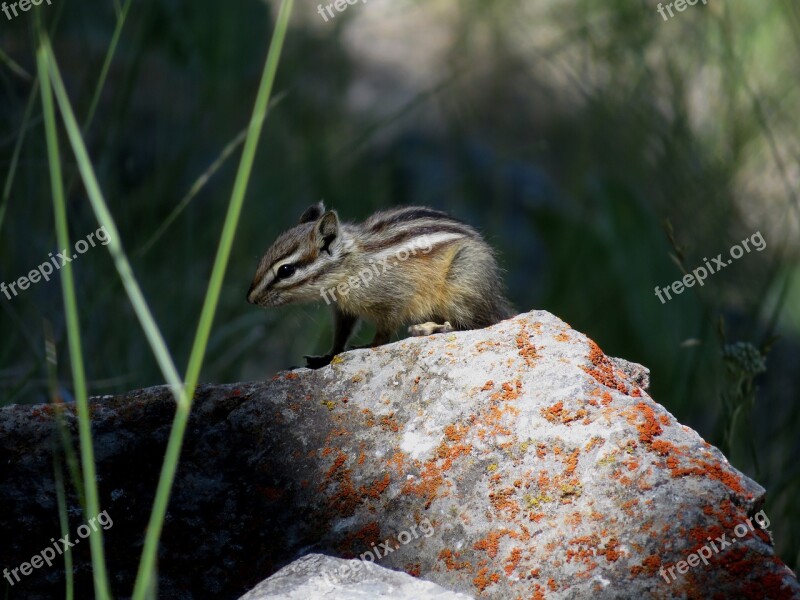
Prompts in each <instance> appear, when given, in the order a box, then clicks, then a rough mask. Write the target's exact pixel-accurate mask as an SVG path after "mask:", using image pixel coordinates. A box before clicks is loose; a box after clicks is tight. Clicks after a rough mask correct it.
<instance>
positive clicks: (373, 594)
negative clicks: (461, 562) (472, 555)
mask: <svg viewBox="0 0 800 600" xmlns="http://www.w3.org/2000/svg"><path fill="white" fill-rule="evenodd" d="M309 598H313V600H473V599H472V598H471V597H470V596H467V595H466V594H458V593H456V592H450V591H448V590H445V589H444V588H442V587H440V586H438V585H436V584H435V583H431V582H430V581H422V580H420V579H415V578H414V577H412V576H411V575H407V574H406V573H400V572H398V571H391V570H389V569H384V568H383V567H379V566H378V565H376V564H374V563H371V562H369V561H361V560H357V559H351V560H345V559H342V558H333V557H331V556H325V555H322V554H309V555H307V556H304V557H303V558H299V559H297V560H296V561H294V562H293V563H292V564H290V565H288V566H286V567H284V568H282V569H281V570H280V571H278V572H277V573H275V574H274V575H273V576H272V577H270V578H269V579H267V580H266V581H263V582H262V583H260V584H258V586H256V588H255V589H254V590H252V591H250V592H248V593H247V594H245V595H244V596H242V597H241V599H240V600H309Z"/></svg>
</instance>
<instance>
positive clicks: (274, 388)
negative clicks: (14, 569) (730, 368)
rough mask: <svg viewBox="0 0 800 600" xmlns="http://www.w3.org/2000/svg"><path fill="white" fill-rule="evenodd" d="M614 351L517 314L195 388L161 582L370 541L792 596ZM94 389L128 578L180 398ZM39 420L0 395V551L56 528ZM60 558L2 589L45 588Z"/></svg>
mask: <svg viewBox="0 0 800 600" xmlns="http://www.w3.org/2000/svg"><path fill="white" fill-rule="evenodd" d="M624 364H625V363H624V362H618V361H613V362H612V361H611V360H610V359H609V358H608V357H606V356H605V355H604V354H603V352H602V351H601V350H600V349H599V348H598V347H597V345H596V344H594V343H593V342H592V341H591V340H589V339H588V338H586V336H584V335H583V334H581V333H578V332H576V331H574V330H572V329H571V328H570V327H569V326H568V325H566V324H565V323H563V322H562V321H560V320H559V319H557V318H555V317H554V316H552V315H550V314H548V313H545V312H531V313H527V314H523V315H520V316H518V317H516V318H514V319H511V320H508V321H505V322H503V323H500V324H498V325H496V326H494V327H491V328H488V329H485V330H479V331H467V332H458V333H451V334H442V335H436V336H432V337H429V338H423V339H406V340H403V341H400V342H398V343H395V344H391V345H387V346H383V347H381V348H378V349H374V350H359V351H352V352H348V353H345V354H342V355H340V356H338V357H336V359H335V360H334V361H333V363H332V364H331V365H330V366H329V367H326V368H324V369H320V370H318V371H308V370H304V369H303V370H298V371H294V372H287V373H281V374H279V375H277V376H275V377H274V378H273V379H272V380H271V381H267V382H263V383H248V384H236V385H224V386H223V385H219V386H204V387H201V388H200V389H199V390H198V392H197V395H196V400H195V407H194V412H193V417H192V420H191V424H190V427H189V431H188V432H187V439H186V444H185V449H184V452H183V454H182V463H181V469H180V471H179V474H178V477H177V479H176V482H175V490H174V493H173V497H172V502H171V504H170V509H169V517H168V520H167V524H166V527H165V530H164V536H163V545H162V551H161V560H160V565H159V566H160V571H159V575H160V586H161V592H162V594H161V597H163V598H209V597H213V598H236V597H238V596H240V595H241V594H242V593H244V592H245V591H246V590H247V589H249V588H251V587H253V586H254V585H256V584H257V583H258V582H259V581H261V580H263V579H264V578H265V577H267V576H269V575H271V574H273V573H274V572H276V571H277V570H278V569H279V568H281V567H283V566H285V565H287V564H289V563H290V562H291V561H293V560H295V559H297V558H298V557H300V556H302V555H305V554H308V553H310V552H316V553H323V554H329V555H335V556H339V557H344V558H351V557H357V556H364V557H365V558H366V559H368V560H374V561H375V562H376V563H377V564H379V565H380V566H382V567H388V568H391V569H395V570H401V571H405V572H406V573H409V574H412V575H414V576H418V577H420V578H422V579H425V580H429V581H432V582H435V583H437V584H439V585H441V586H442V587H444V588H446V589H448V590H453V591H458V592H463V593H466V594H468V595H472V596H474V597H476V598H481V597H485V598H501V599H506V598H507V599H509V600H516V599H525V600H527V599H529V598H637V597H657V598H673V597H674V598H687V597H688V598H715V597H718V598H759V599H761V598H776V599H777V598H792V597H800V588H799V587H798V584H797V580H796V579H795V577H794V576H793V574H792V573H791V571H790V570H789V569H788V568H786V567H785V566H784V565H783V564H782V563H781V562H780V560H779V559H778V558H777V557H775V556H774V554H773V549H772V543H771V538H770V533H769V532H768V531H767V530H764V529H762V528H761V527H760V526H759V523H762V524H765V523H766V521H765V519H768V515H765V514H764V513H763V512H761V513H760V518H759V519H758V520H757V519H756V517H758V514H759V511H761V509H762V504H763V500H764V490H763V489H762V488H761V487H760V486H758V485H757V484H756V483H754V482H753V481H751V480H750V479H748V478H746V477H744V476H743V475H741V474H740V473H739V472H737V471H736V470H735V469H733V468H732V467H731V466H730V465H729V464H728V462H727V461H726V460H725V458H724V457H723V456H722V455H721V453H720V452H719V451H717V450H716V449H715V448H713V447H711V446H710V445H709V444H707V443H705V442H704V441H703V440H702V439H701V438H700V437H699V436H698V435H697V434H696V433H695V432H694V431H692V430H690V429H688V428H687V427H684V426H682V425H681V424H679V423H678V422H676V420H675V419H674V418H673V417H672V415H670V414H669V413H668V412H667V411H666V410H665V409H664V408H662V407H661V406H659V405H658V404H656V403H655V402H654V401H653V400H652V399H651V398H650V397H649V396H648V395H647V393H646V392H645V391H644V390H643V389H641V387H639V386H640V385H646V384H645V383H643V381H645V380H646V375H643V374H642V373H641V372H638V373H631V374H626V373H624V372H623V371H621V370H620V368H621V366H622V365H624ZM626 371H628V370H627V369H626ZM628 372H630V371H628ZM93 410H94V412H93V426H94V434H95V440H96V446H97V457H98V462H99V467H98V473H99V485H100V490H101V498H102V507H103V508H104V509H106V510H107V512H108V514H109V515H110V516H111V518H112V519H113V520H114V525H113V527H112V528H110V529H109V530H108V531H106V532H104V533H105V534H106V538H107V546H108V552H109V555H110V563H111V564H110V570H111V572H112V573H114V574H115V576H114V578H113V583H114V586H115V588H117V589H119V590H120V591H119V592H118V594H119V595H122V594H125V593H128V590H129V586H130V582H131V580H132V577H133V575H134V570H135V566H136V560H137V558H138V551H139V549H140V542H141V535H142V532H143V530H144V527H145V524H146V517H147V514H148V511H149V509H150V506H151V502H152V496H153V492H154V489H155V482H156V478H157V474H158V468H159V465H160V462H161V459H162V456H163V450H164V447H165V443H166V437H167V434H168V431H169V424H170V420H171V417H172V413H173V410H174V405H173V402H172V400H171V397H170V395H169V393H168V390H167V389H166V388H163V387H162V388H152V389H147V390H142V391H138V392H132V393H130V394H128V395H126V396H121V397H115V398H110V399H101V400H98V401H97V402H96V403H95V405H94V409H93ZM68 422H69V424H70V426H71V427H72V428H73V430H74V419H73V418H72V417H68ZM52 425H53V418H52V412H51V411H50V409H48V408H47V407H37V408H31V407H11V408H7V409H4V410H2V411H0V484H1V485H0V523H1V524H2V528H3V531H5V532H7V536H6V540H7V542H6V544H3V545H0V559H2V561H3V563H4V564H6V565H17V564H19V563H20V562H21V561H23V560H27V559H29V558H30V556H32V554H33V553H34V552H35V551H38V550H40V549H41V547H42V546H43V545H45V544H47V541H48V540H49V539H50V537H56V536H57V534H58V532H59V528H58V523H57V520H56V517H55V515H56V514H57V510H56V500H55V493H54V491H53V482H52V457H51V447H52V428H53V427H52ZM71 501H72V502H73V503H74V502H75V499H74V498H72V500H71ZM748 519H750V521H749V523H748ZM80 522H81V521H80V519H79V518H77V517H76V518H73V523H72V528H73V530H74V528H75V527H77V525H78V524H79V523H80ZM742 527H744V531H742ZM771 528H772V529H775V530H776V531H779V530H780V524H779V523H772V524H771ZM739 533H741V534H742V535H738V534H739ZM715 540H717V541H715ZM711 544H714V547H715V548H717V550H716V551H712V549H711ZM86 547H88V544H84V547H81V548H80V550H86V549H87V548H86ZM703 548H706V549H707V550H703ZM706 552H707V553H708V554H709V556H708V557H707V558H704V561H703V562H700V561H699V560H692V559H691V557H692V556H694V557H695V559H697V557H698V554H699V553H703V554H705V553H706ZM367 553H371V555H372V556H371V558H370V556H369V555H368V554H367ZM77 560H78V562H79V565H83V564H85V563H83V562H81V561H85V555H82V554H81V553H80V552H78V553H77ZM682 561H685V562H682ZM690 561H691V562H693V563H694V564H689V562H690ZM705 562H707V563H708V564H705ZM670 568H672V575H670ZM59 570H63V569H62V568H60V567H59V568H56V567H53V568H52V569H49V570H47V569H40V570H39V571H37V572H36V573H35V574H34V575H32V576H31V577H29V578H27V579H25V580H24V581H23V582H22V583H20V584H17V586H15V588H14V590H13V591H14V592H17V589H19V590H20V591H23V590H24V591H27V592H29V594H28V595H27V596H25V597H30V598H38V597H41V598H45V597H47V598H49V597H51V596H49V595H47V594H48V593H50V592H51V591H52V590H53V589H60V588H58V587H53V586H58V585H60V583H59V580H60V578H61V575H60V574H59ZM87 579H88V570H87V569H86V568H85V567H81V570H79V583H82V584H83V585H86V583H87ZM37 594H38V595H37ZM12 597H13V596H12ZM79 597H80V596H79Z"/></svg>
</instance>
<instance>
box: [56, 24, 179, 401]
mask: <svg viewBox="0 0 800 600" xmlns="http://www.w3.org/2000/svg"><path fill="white" fill-rule="evenodd" d="M43 47H44V52H45V53H46V55H47V58H48V67H49V70H50V73H49V74H50V79H51V81H52V84H53V92H54V93H55V96H56V100H57V101H58V106H59V108H60V109H61V116H62V118H63V121H64V127H65V128H66V130H67V136H68V137H69V141H70V144H71V145H72V150H73V152H74V154H75V158H76V160H77V163H78V169H79V171H80V173H81V177H82V179H83V184H84V186H85V188H86V192H87V194H88V196H89V201H90V203H91V205H92V209H93V210H94V213H95V216H96V217H97V221H98V222H99V223H100V225H102V226H103V227H105V228H106V231H107V232H108V238H109V242H108V245H107V248H108V251H109V253H110V254H111V257H112V258H113V259H114V266H115V267H116V268H117V272H118V273H119V276H120V279H121V280H122V284H123V286H124V287H125V291H126V292H127V294H128V298H129V299H130V302H131V305H132V306H133V310H134V312H135V313H136V316H137V318H138V319H139V322H140V323H141V326H142V329H143V330H144V333H145V336H146V337H147V341H148V342H149V344H150V347H151V348H152V350H153V354H154V355H155V357H156V361H157V362H158V366H159V368H160V369H161V373H162V374H163V375H164V378H165V379H166V381H167V383H168V384H169V385H170V387H171V388H172V393H173V395H174V396H175V399H176V401H177V402H178V403H179V404H181V403H186V399H185V398H184V397H183V396H182V390H183V383H182V380H181V378H180V376H179V375H178V370H177V369H176V368H175V363H174V362H173V360H172V357H171V356H170V353H169V349H168V348H167V344H166V342H165V341H164V337H163V336H162V335H161V330H160V329H159V328H158V325H157V324H156V322H155V320H154V319H153V315H152V313H151V312H150V308H149V306H148V305H147V301H146V300H145V298H144V295H143V294H142V290H141V288H140V287H139V283H138V282H137V281H136V277H135V276H134V274H133V269H132V268H131V264H130V262H129V261H128V257H127V255H126V254H125V249H124V248H123V246H122V241H121V238H120V235H119V230H118V229H117V226H116V223H115V222H114V219H113V217H112V216H111V212H110V211H109V210H108V205H107V204H106V201H105V198H104V197H103V193H102V192H101V191H100V184H99V183H98V182H97V176H96V175H95V173H94V168H93V167H92V162H91V160H90V159H89V153H88V152H87V150H86V145H85V143H84V141H83V137H82V136H81V131H80V127H78V122H77V120H76V119H75V113H74V112H73V110H72V105H71V104H70V101H69V97H68V96H67V92H66V89H65V87H64V83H63V81H62V79H61V73H60V72H59V69H58V64H57V63H56V60H55V56H54V55H53V50H52V48H51V47H50V43H49V41H47V40H46V39H45V41H44V44H43Z"/></svg>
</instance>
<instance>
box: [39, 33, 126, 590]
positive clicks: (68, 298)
mask: <svg viewBox="0 0 800 600" xmlns="http://www.w3.org/2000/svg"><path fill="white" fill-rule="evenodd" d="M46 40H47V38H46V36H45V34H44V33H43V32H42V31H41V30H40V32H39V47H38V48H37V52H36V63H37V67H38V71H39V82H40V88H41V92H42V110H43V113H44V124H45V134H46V139H47V156H48V163H49V167H50V184H51V188H52V194H53V210H54V212H55V221H56V235H57V238H58V243H59V246H60V247H62V248H69V247H70V242H69V230H68V228H67V209H66V203H65V201H64V186H63V181H62V175H61V158H60V156H59V150H58V132H57V129H56V116H55V107H54V104H53V94H52V90H51V87H50V81H49V79H48V69H49V65H48V63H49V53H48V51H47V45H46ZM61 286H62V293H63V296H64V312H65V313H66V322H67V337H68V340H69V352H70V362H71V364H72V377H73V383H74V386H75V403H76V406H77V412H78V433H79V439H80V449H81V466H82V468H83V484H84V490H85V492H86V508H87V512H88V514H87V518H91V517H94V516H96V515H98V514H100V502H99V498H98V492H97V475H96V472H95V461H94V448H93V446H92V425H91V415H90V414H89V398H88V390H87V386H86V374H85V371H84V365H83V349H82V348H81V338H80V321H79V319H78V303H77V298H76V296H75V283H74V280H73V277H72V265H71V264H69V263H67V264H65V265H63V269H62V271H61ZM89 545H90V548H91V554H92V571H93V576H94V590H95V596H96V597H97V598H100V599H101V600H106V599H110V598H111V593H110V591H109V587H108V577H107V575H106V565H105V557H104V554H103V535H102V532H100V531H97V532H95V533H94V535H91V536H89Z"/></svg>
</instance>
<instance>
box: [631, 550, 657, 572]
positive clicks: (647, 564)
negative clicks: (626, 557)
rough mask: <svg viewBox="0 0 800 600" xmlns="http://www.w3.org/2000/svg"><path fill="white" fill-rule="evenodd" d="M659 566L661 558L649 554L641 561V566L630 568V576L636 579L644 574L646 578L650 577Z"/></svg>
mask: <svg viewBox="0 0 800 600" xmlns="http://www.w3.org/2000/svg"><path fill="white" fill-rule="evenodd" d="M660 566H661V557H660V556H658V555H657V554H651V555H650V556H648V557H646V558H645V559H644V560H643V561H642V564H641V565H634V566H633V567H631V575H633V576H634V577H636V576H638V575H641V574H646V575H647V576H648V577H652V576H653V575H655V574H656V572H657V571H658V569H659V567H660Z"/></svg>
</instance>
